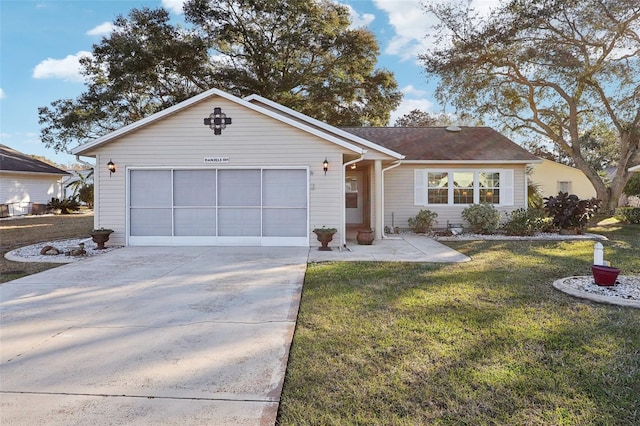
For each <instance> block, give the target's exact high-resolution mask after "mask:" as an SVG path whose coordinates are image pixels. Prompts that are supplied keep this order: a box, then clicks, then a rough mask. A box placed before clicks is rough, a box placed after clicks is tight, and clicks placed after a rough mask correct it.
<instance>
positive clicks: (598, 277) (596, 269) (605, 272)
mask: <svg viewBox="0 0 640 426" xmlns="http://www.w3.org/2000/svg"><path fill="white" fill-rule="evenodd" d="M591 272H592V273H593V280H594V281H595V282H596V284H598V285H599V286H612V285H614V284H615V283H616V280H617V279H618V274H620V269H618V268H614V267H612V266H606V265H591Z"/></svg>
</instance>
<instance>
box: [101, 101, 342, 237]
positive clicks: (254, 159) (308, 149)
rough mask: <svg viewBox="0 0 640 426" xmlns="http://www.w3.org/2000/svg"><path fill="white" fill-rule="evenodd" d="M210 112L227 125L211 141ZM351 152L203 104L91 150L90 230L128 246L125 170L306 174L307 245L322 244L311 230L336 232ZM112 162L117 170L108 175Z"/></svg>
mask: <svg viewBox="0 0 640 426" xmlns="http://www.w3.org/2000/svg"><path fill="white" fill-rule="evenodd" d="M214 107H220V108H222V112H223V113H225V114H226V116H227V117H230V118H231V119H232V124H230V125H228V126H227V128H226V129H224V130H223V131H222V135H214V132H213V130H211V129H209V127H208V126H205V125H204V124H203V119H204V118H205V117H208V116H209V114H211V113H212V112H213V108H214ZM348 152H350V151H347V150H345V149H344V148H341V147H339V146H337V145H335V144H332V143H330V142H327V141H324V140H322V139H320V138H318V137H316V136H313V135H310V134H308V133H306V132H303V131H301V130H298V129H296V128H293V127H290V126H287V125H285V124H283V123H280V122H278V121H276V120H274V119H271V118H269V117H266V116H264V115H262V114H259V113H257V112H254V111H252V110H249V109H246V108H244V107H242V106H240V105H238V104H236V103H233V102H230V101H227V100H225V99H222V98H213V99H208V100H206V101H203V102H200V103H198V104H195V105H193V106H191V107H190V108H188V109H186V110H183V111H180V112H178V113H176V114H174V115H172V116H169V117H166V118H164V119H163V120H161V121H159V122H156V123H154V124H152V125H149V126H146V127H144V128H142V129H139V130H138V131H136V132H133V133H130V134H127V135H124V136H122V137H120V138H119V139H118V140H114V141H112V142H111V143H108V144H106V145H105V146H103V147H100V148H98V149H96V151H95V152H94V154H96V164H97V173H96V176H95V181H96V182H95V183H96V186H95V196H96V210H95V227H96V228H100V227H104V228H111V229H114V231H115V232H114V234H113V235H112V237H111V238H110V239H109V241H110V242H112V243H113V244H125V236H126V222H125V219H126V199H125V194H126V179H125V177H126V173H125V170H126V168H128V167H154V166H161V167H178V168H180V167H183V168H213V167H216V168H221V169H222V168H225V167H228V168H234V167H235V168H250V167H260V166H267V167H269V166H291V167H309V170H310V176H309V225H310V229H309V234H310V237H309V240H310V243H311V244H312V245H319V243H318V242H317V240H316V238H315V234H313V233H312V232H311V230H312V229H313V228H315V227H322V226H326V227H335V228H338V229H340V222H341V215H342V204H343V201H342V197H343V195H344V192H343V186H344V182H343V179H342V172H341V164H342V155H343V154H344V153H348ZM204 157H229V163H227V164H215V165H207V164H205V163H204ZM325 158H327V160H328V162H329V171H328V172H327V174H326V176H325V174H324V171H323V170H322V162H323V161H324V159H325ZM109 160H111V161H113V162H114V163H115V164H116V167H117V169H118V170H117V171H116V173H114V174H113V175H111V176H109V171H108V170H107V162H109ZM98 200H100V203H98V202H97V201H98ZM340 240H341V235H339V234H336V235H335V236H334V239H333V241H334V242H336V243H337V242H338V241H340Z"/></svg>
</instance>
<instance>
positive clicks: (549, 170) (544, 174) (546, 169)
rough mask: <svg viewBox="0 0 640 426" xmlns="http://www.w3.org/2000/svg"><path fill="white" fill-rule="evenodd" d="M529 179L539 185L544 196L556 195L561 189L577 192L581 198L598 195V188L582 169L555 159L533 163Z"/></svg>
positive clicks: (570, 192)
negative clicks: (557, 161)
mask: <svg viewBox="0 0 640 426" xmlns="http://www.w3.org/2000/svg"><path fill="white" fill-rule="evenodd" d="M529 179H530V180H531V182H532V183H534V184H536V185H538V186H539V190H540V193H541V195H542V196H543V197H549V196H556V195H558V192H561V191H562V192H568V193H569V194H576V195H577V196H578V197H580V198H581V199H590V198H592V197H596V196H597V194H596V189H595V188H594V187H593V185H592V184H591V182H590V181H589V179H587V176H585V174H584V173H583V172H582V171H581V170H579V169H576V168H575V167H571V166H567V165H564V164H560V163H556V162H555V161H551V160H542V162H541V163H538V164H535V165H533V166H532V172H531V175H530V176H529Z"/></svg>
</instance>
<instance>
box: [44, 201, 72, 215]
mask: <svg viewBox="0 0 640 426" xmlns="http://www.w3.org/2000/svg"><path fill="white" fill-rule="evenodd" d="M47 209H49V210H60V213H62V214H69V213H71V212H72V211H78V210H80V202H78V200H77V198H76V197H69V198H63V199H62V200H61V199H59V198H52V199H51V201H49V202H48V203H47Z"/></svg>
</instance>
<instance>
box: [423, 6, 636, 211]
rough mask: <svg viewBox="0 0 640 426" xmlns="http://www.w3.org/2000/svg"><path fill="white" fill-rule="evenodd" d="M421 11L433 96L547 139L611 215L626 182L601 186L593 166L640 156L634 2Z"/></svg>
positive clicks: (627, 162)
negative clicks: (427, 20) (431, 22)
mask: <svg viewBox="0 0 640 426" xmlns="http://www.w3.org/2000/svg"><path fill="white" fill-rule="evenodd" d="M424 6H425V9H426V10H427V12H428V13H429V14H430V15H431V16H433V17H435V20H436V22H437V24H436V25H435V26H434V27H433V29H432V32H431V33H430V34H429V36H431V37H432V38H433V46H435V47H434V48H433V49H430V50H429V51H428V52H427V53H426V54H424V55H422V56H421V57H420V59H421V60H422V61H423V63H424V66H425V68H426V71H427V73H428V74H429V75H433V76H434V77H438V79H439V85H438V88H437V90H436V97H437V98H438V100H440V101H441V103H443V104H447V105H451V106H453V108H455V109H456V111H464V112H467V113H470V114H472V115H474V116H476V117H491V118H492V119H493V120H495V119H498V120H499V121H501V123H502V125H503V130H505V131H515V132H519V133H520V134H522V135H532V134H534V135H537V136H538V137H541V139H542V140H544V141H545V142H548V143H553V144H554V145H555V147H556V148H557V150H558V151H559V152H561V154H562V155H566V156H569V157H570V158H571V160H572V162H573V163H574V164H575V165H576V166H577V167H578V168H579V169H580V170H581V171H582V172H583V173H584V174H585V175H586V176H587V177H588V178H589V180H590V181H591V182H592V183H593V184H594V186H595V187H596V190H597V191H598V196H599V197H601V198H602V199H603V202H604V205H605V206H606V208H607V209H611V208H612V206H614V205H615V204H616V203H617V200H618V197H619V196H620V194H621V191H622V189H623V187H624V184H625V182H623V181H622V179H625V177H624V176H622V175H621V174H618V175H616V176H615V177H614V178H613V181H612V182H611V184H610V185H608V184H607V182H605V180H604V179H603V178H602V177H601V176H599V175H598V173H597V172H598V168H602V167H605V166H607V165H615V166H616V167H617V168H618V169H619V170H625V169H628V168H629V167H631V166H632V165H633V163H632V161H631V160H632V159H634V158H637V156H638V154H639V153H640V143H639V142H640V114H638V90H639V89H640V79H639V76H640V61H637V60H634V59H632V58H634V55H635V53H634V52H637V51H638V49H640V31H639V29H640V25H639V24H640V2H638V1H637V0H616V1H613V0H606V1H596V2H590V1H566V0H518V1H506V2H501V3H500V5H499V6H496V8H494V9H493V10H492V13H491V14H490V15H488V16H487V17H483V16H479V15H478V13H477V11H476V10H474V9H473V8H471V7H469V6H468V5H467V3H466V2H453V3H452V2H442V1H440V0H427V1H426V2H425V3H424ZM593 46H607V48H604V49H595V50H594V49H593ZM621 51H625V52H628V53H627V54H622V55H621V54H620V53H619V52H621Z"/></svg>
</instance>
